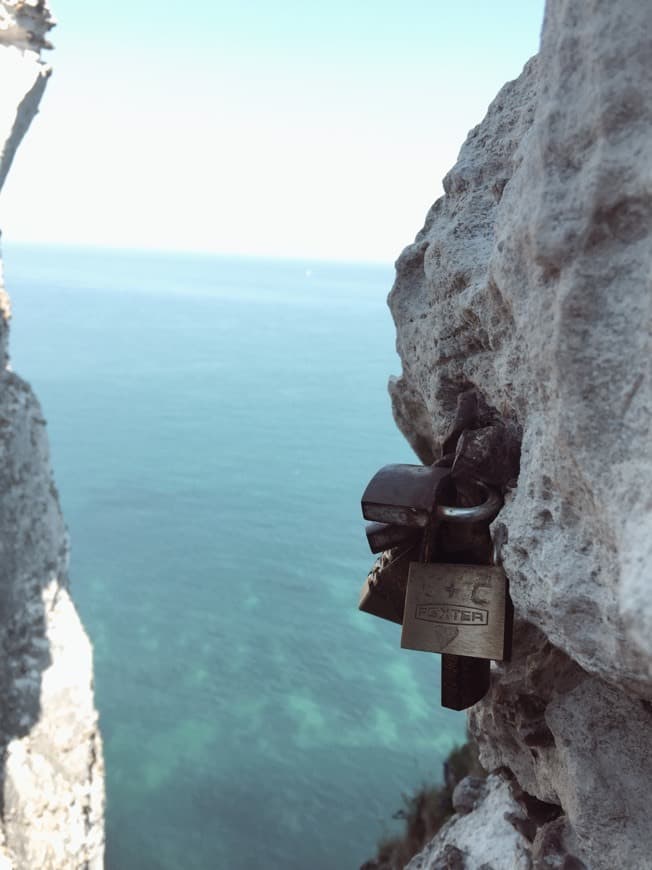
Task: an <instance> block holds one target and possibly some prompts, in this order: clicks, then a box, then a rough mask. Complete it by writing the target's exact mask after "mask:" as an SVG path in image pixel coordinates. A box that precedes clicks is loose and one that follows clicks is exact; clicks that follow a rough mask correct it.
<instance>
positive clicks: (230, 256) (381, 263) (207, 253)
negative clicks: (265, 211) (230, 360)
mask: <svg viewBox="0 0 652 870" xmlns="http://www.w3.org/2000/svg"><path fill="white" fill-rule="evenodd" d="M0 247H1V248H2V249H5V248H11V247H17V248H18V247H24V248H29V247H32V248H49V249H61V248H63V249H69V250H75V251H89V252H91V251H93V252H98V253H100V252H101V253H110V252H112V251H113V252H116V253H126V254H159V255H163V256H172V257H175V256H178V257H206V258H213V259H222V260H264V261H268V262H269V261H271V262H284V263H288V262H290V263H292V262H295V263H301V264H306V263H310V264H322V265H351V266H373V267H379V268H382V267H384V268H387V267H389V268H394V266H395V260H389V259H388V260H372V259H360V260H355V259H351V258H350V257H342V258H335V257H333V258H326V257H323V256H321V257H320V256H311V255H298V254H266V253H235V252H228V251H211V250H203V249H193V248H158V247H151V246H144V247H136V246H135V245H127V246H121V245H102V244H94V243H88V242H47V241H33V240H25V239H14V240H11V239H7V238H5V237H4V235H3V234H1V235H0Z"/></svg>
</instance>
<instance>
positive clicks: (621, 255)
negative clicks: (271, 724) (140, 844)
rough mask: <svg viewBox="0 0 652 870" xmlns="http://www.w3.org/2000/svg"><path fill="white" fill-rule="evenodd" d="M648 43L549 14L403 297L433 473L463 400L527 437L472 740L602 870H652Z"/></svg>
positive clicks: (407, 260)
mask: <svg viewBox="0 0 652 870" xmlns="http://www.w3.org/2000/svg"><path fill="white" fill-rule="evenodd" d="M651 32H652V5H650V4H649V3H641V2H639V0H622V2H619V3H604V2H602V0H585V2H583V3H568V2H565V0H549V2H548V3H547V7H546V14H545V20H544V27H543V31H542V44H541V51H540V54H539V55H538V57H537V58H535V59H533V60H532V61H530V62H529V63H528V64H527V65H526V67H525V69H524V70H523V73H522V75H521V76H520V77H519V78H518V79H517V80H516V81H514V82H510V83H508V84H507V85H505V87H504V88H503V89H502V90H501V92H500V93H499V94H498V96H497V97H496V99H495V100H494V102H493V103H492V105H491V106H490V108H489V111H488V114H487V117H486V118H485V120H484V121H483V122H482V124H480V125H479V126H478V127H476V128H475V129H474V130H472V131H471V133H470V134H469V137H468V139H467V141H466V142H465V143H464V145H463V147H462V149H461V152H460V155H459V159H458V162H457V164H456V166H455V167H454V169H453V170H452V171H451V172H450V173H449V174H448V176H447V177H446V180H445V190H446V196H445V197H443V198H442V199H440V200H439V201H438V202H436V203H435V205H434V206H433V208H432V209H431V211H430V213H429V215H428V217H427V220H426V225H425V227H424V229H423V230H422V231H421V233H419V235H418V236H417V240H416V242H415V243H414V244H413V245H411V246H410V247H408V248H407V249H406V250H405V251H404V252H403V254H402V255H401V257H400V258H399V260H398V262H397V279H396V283H395V286H394V289H393V290H392V293H391V294H390V305H391V309H392V312H393V314H394V318H395V320H396V325H397V346H398V350H399V353H400V355H401V358H402V362H403V375H402V377H401V378H399V379H392V380H391V382H390V392H391V394H392V399H393V405H394V411H395V417H396V420H397V423H398V425H399V426H400V427H401V429H402V430H403V431H404V433H405V434H406V436H407V437H408V439H409V440H410V441H411V443H412V444H413V445H414V447H415V449H417V451H418V452H419V454H420V455H421V456H422V457H423V458H424V459H426V460H427V459H429V458H430V457H431V456H433V455H434V456H438V455H439V453H438V449H439V444H440V443H441V441H442V439H443V437H444V435H445V433H446V431H447V429H448V427H449V425H450V423H451V421H452V419H453V414H454V410H455V405H456V400H457V396H458V395H459V394H460V393H461V392H462V391H463V390H464V389H467V388H469V387H471V386H474V387H476V388H477V389H479V390H480V391H481V392H482V394H483V395H484V397H485V398H486V400H487V401H488V402H489V403H490V404H491V405H492V406H493V407H495V408H496V409H498V410H499V411H500V412H501V413H502V415H503V416H504V418H505V419H506V420H511V421H515V422H517V423H518V424H519V425H520V426H522V429H523V444H522V457H521V471H520V476H519V479H518V486H517V487H516V489H515V490H513V492H512V493H511V494H510V495H509V496H508V498H507V502H506V506H505V508H504V510H503V511H502V512H501V515H500V520H501V521H502V522H504V523H505V524H506V525H507V527H508V530H509V542H508V544H507V545H506V547H505V548H504V558H505V567H506V571H507V574H508V576H509V578H510V581H511V590H512V596H513V599H514V604H515V608H516V614H517V617H518V620H519V622H518V625H517V629H518V631H519V632H520V643H519V656H520V660H519V661H517V660H515V661H514V663H513V664H512V665H511V666H506V667H503V668H500V669H498V670H497V671H496V674H495V681H494V687H493V689H492V692H491V694H490V696H489V697H488V699H487V700H486V701H485V702H483V703H482V704H480V705H479V706H478V708H477V710H476V711H474V715H473V722H474V727H475V730H476V732H477V733H478V734H479V739H480V741H481V745H482V753H483V755H482V757H483V759H484V761H485V762H486V763H489V764H491V765H501V764H504V765H506V766H508V767H509V768H510V769H511V770H512V771H513V772H514V773H515V775H516V777H517V779H518V780H519V782H520V784H521V785H522V786H523V788H524V789H525V790H526V791H529V792H530V793H532V794H533V795H536V796H538V797H539V798H540V799H542V800H546V801H552V802H557V803H558V804H559V805H560V806H561V807H562V808H563V810H564V813H565V815H564V817H563V818H562V819H561V820H560V821H559V822H558V823H557V827H556V828H555V830H557V831H560V830H562V828H563V829H564V830H563V837H562V839H563V842H564V844H565V845H564V847H565V848H566V847H567V848H568V849H571V850H575V854H576V855H577V856H578V858H581V859H582V860H583V861H584V862H585V863H586V864H587V865H588V866H590V867H593V868H597V870H602V868H604V870H613V868H615V867H624V866H627V867H637V868H638V867H642V868H643V867H652V859H650V858H649V857H645V856H649V855H652V826H650V825H649V824H646V823H645V821H644V809H643V807H644V803H645V795H646V793H648V792H649V788H650V783H651V782H652V749H651V748H650V747H652V715H651V712H650V710H651V708H650V704H649V701H650V699H652V602H651V600H650V595H649V592H650V588H651V583H650V581H651V576H650V575H651V569H650V565H651V564H652V558H651V557H652V501H651V496H650V493H651V492H652V451H651V450H650V432H651V430H652V426H651V424H652V377H651V375H652V368H651V366H652V353H651V352H650V351H651V350H652V347H651V338H650V336H651V332H652V329H651V326H652V286H651V276H652V244H651V239H650V235H651V234H652V162H651V161H650V155H649V150H650V142H652V63H651V62H650V58H651V57H652V44H651V43H650V33H651ZM557 651H559V652H557ZM542 675H544V676H545V679H544V677H543V676H542ZM528 716H529V717H530V719H529V720H528ZM483 734H484V735H485V737H483ZM623 746H627V747H629V749H628V750H627V751H628V753H629V754H628V755H627V756H626V757H625V756H624V755H623V752H622V747H623ZM632 753H633V754H632ZM474 815H475V813H472V814H471V816H470V818H472V817H473V816H474ZM550 830H552V828H551V829H550ZM537 836H538V835H537ZM555 836H556V835H555ZM560 836H561V835H560ZM543 839H545V838H544V837H543V835H542V836H541V837H539V840H540V841H543ZM552 839H553V837H552V834H550V836H549V837H548V841H547V842H548V846H549V845H550V842H551V841H552ZM539 840H538V841H537V842H538V843H539ZM539 845H541V843H539ZM548 846H546V848H548ZM533 848H534V847H533ZM537 848H538V847H537ZM541 848H543V846H541ZM533 854H534V853H533ZM569 860H570V859H569ZM573 860H576V859H573Z"/></svg>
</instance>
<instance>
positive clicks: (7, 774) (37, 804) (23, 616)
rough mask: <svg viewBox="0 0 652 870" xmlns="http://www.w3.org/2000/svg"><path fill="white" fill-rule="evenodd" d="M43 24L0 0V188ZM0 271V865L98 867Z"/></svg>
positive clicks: (65, 604) (92, 745)
mask: <svg viewBox="0 0 652 870" xmlns="http://www.w3.org/2000/svg"><path fill="white" fill-rule="evenodd" d="M49 26H51V18H50V15H49V12H48V10H47V8H46V7H45V5H44V4H43V3H41V2H32V3H29V2H15V3H12V2H0V76H1V80H2V88H1V89H0V186H1V184H2V182H3V181H4V178H5V176H6V173H7V170H8V169H9V166H10V164H11V161H12V159H13V156H14V153H15V149H16V147H17V145H18V144H19V142H20V140H21V138H22V136H23V134H24V133H25V131H26V130H27V127H28V126H29V123H30V121H31V120H32V117H33V116H34V114H35V113H36V111H37V107H38V102H39V99H40V96H41V94H42V92H43V89H44V86H45V82H46V79H47V76H48V75H49V68H48V67H46V66H45V65H44V64H43V63H42V62H41V60H40V58H39V54H38V52H37V51H36V50H35V49H33V47H30V46H34V45H36V46H38V45H40V44H42V43H43V39H42V37H43V34H44V33H45V32H46V31H47V29H48V28H49ZM28 31H29V32H28ZM30 33H31V34H32V35H31V36H30ZM12 43H13V44H12ZM1 277H2V276H1V273H0V353H1V354H2V366H1V369H0V647H1V649H2V656H1V657H0V758H1V759H2V764H1V765H0V868H4V867H15V868H30V870H31V868H62V870H63V868H66V870H70V868H82V867H83V868H100V867H101V866H102V864H103V850H104V827H103V808H104V775H103V762H102V746H101V740H100V735H99V730H98V721H97V713H96V710H95V707H94V703H93V687H92V686H93V682H92V681H93V664H92V651H91V646H90V643H89V641H88V638H87V636H86V634H85V632H84V629H83V627H82V625H81V623H80V621H79V618H78V616H77V613H76V611H75V608H74V605H73V603H72V601H71V598H70V594H69V591H68V578H67V563H68V539H67V533H66V529H65V525H64V522H63V518H62V516H61V511H60V508H59V502H58V497H57V492H56V489H55V486H54V482H53V479H52V473H51V470H50V463H49V457H48V444H47V436H46V432H45V420H44V419H43V416H42V413H41V409H40V407H39V404H38V402H37V400H36V398H35V396H34V394H33V393H32V391H31V389H30V387H29V386H28V385H27V384H26V383H25V382H24V381H23V380H21V379H20V378H19V377H18V376H17V375H16V374H14V373H13V372H12V371H11V370H10V368H9V365H8V358H7V333H8V321H9V299H8V296H7V294H6V292H5V290H4V286H3V283H2V280H1ZM3 862H4V863H3Z"/></svg>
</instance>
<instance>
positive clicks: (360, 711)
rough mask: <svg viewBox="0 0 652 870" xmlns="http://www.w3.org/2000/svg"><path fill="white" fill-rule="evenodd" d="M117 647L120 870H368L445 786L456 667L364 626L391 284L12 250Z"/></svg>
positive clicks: (113, 821) (112, 673) (272, 269)
mask: <svg viewBox="0 0 652 870" xmlns="http://www.w3.org/2000/svg"><path fill="white" fill-rule="evenodd" d="M5 269H6V279H7V286H8V288H9V289H10V292H11V295H12V301H13V309H14V321H13V326H12V361H13V366H14V368H15V369H16V371H18V372H19V373H20V374H22V375H23V376H24V377H26V378H27V379H28V380H29V381H30V382H31V383H32V385H33V386H34V388H35V390H36V392H37V394H38V395H39V398H40V400H41V402H42V404H43V408H44V413H45V416H46V418H47V420H48V428H49V434H50V439H51V447H52V458H53V464H54V469H55V476H56V480H57V484H58V487H59V490H60V493H61V498H62V503H63V509H64V512H65V515H66V519H67V522H68V525H69V528H70V532H71V536H72V563H71V578H72V586H73V592H74V595H75V599H76V601H77V603H78V606H79V609H80V611H81V614H82V618H83V620H84V622H85V624H86V626H87V628H88V631H89V634H90V635H91V638H92V640H93V643H94V646H95V663H96V696H97V703H98V706H99V709H100V715H101V725H102V732H103V735H104V745H105V756H106V764H107V795H108V809H107V838H108V842H107V867H108V868H110V870H111V868H113V870H149V868H152V870H153V868H156V870H162V868H165V870H171V868H174V870H177V868H182V870H195V868H197V870H199V868H201V870H205V868H219V870H222V868H228V870H250V868H266V870H276V868H278V870H281V868H282V870H308V868H310V870H340V868H342V870H347V868H355V867H357V866H358V865H359V864H360V863H361V862H362V861H363V860H364V859H366V858H368V857H370V856H371V855H372V854H373V852H374V848H375V844H376V841H377V840H378V838H379V837H380V836H382V835H383V834H387V833H389V832H391V831H392V830H394V828H393V827H392V825H393V824H394V825H395V824H396V823H393V822H392V820H391V815H392V813H393V812H394V811H395V810H396V809H397V808H398V807H399V806H400V804H401V793H402V792H405V791H410V790H411V789H413V788H414V787H416V786H418V785H419V784H420V783H421V782H423V781H425V780H434V779H438V778H439V776H440V768H441V762H442V759H443V757H444V755H445V754H446V752H447V751H448V750H449V748H450V747H451V746H452V745H453V744H454V743H456V742H460V741H461V740H462V739H463V734H464V717H463V716H462V715H461V714H456V713H452V712H450V711H445V710H442V709H440V707H439V702H438V695H439V687H438V683H439V676H438V670H439V663H438V657H436V656H430V655H428V654H425V653H418V652H407V651H402V650H400V649H399V629H398V627H397V626H395V625H393V624H390V623H385V622H382V621H380V620H374V619H373V618H372V617H371V616H368V615H366V614H361V613H358V612H357V610H356V604H357V598H358V592H359V588H360V586H361V584H362V581H363V579H364V576H365V575H366V571H367V570H368V568H369V566H370V565H371V563H372V561H373V557H372V556H371V555H370V554H369V552H368V550H367V545H366V541H365V536H364V533H363V523H362V521H361V518H360V507H359V499H360V495H361V492H362V489H363V488H364V485H365V484H366V482H367V480H368V479H369V478H370V477H371V475H372V474H373V473H374V472H375V471H376V469H377V468H378V467H379V466H380V465H382V464H384V463H387V462H400V461H408V462H409V461H413V456H412V453H411V451H410V449H409V448H408V446H407V445H406V444H405V442H404V441H403V439H402V438H401V436H400V435H399V433H398V432H397V431H396V429H395V427H394V424H393V422H392V418H391V410H390V405H389V400H388V398H387V394H386V380H387V376H388V374H390V373H392V372H394V373H396V372H398V371H399V363H398V359H397V358H396V356H395V354H394V351H393V347H394V332H393V325H392V323H391V319H390V317H389V314H388V312H387V309H386V306H385V297H386V294H387V291H388V289H389V288H390V286H391V282H392V276H393V273H392V269H391V268H389V267H388V268H383V267H370V266H358V265H349V264H346V265H345V264H342V265H330V264H329V265H324V264H319V263H312V264H309V263H299V262H266V261H261V260H235V259H233V260H230V259H218V258H209V257H189V256H180V255H179V256H172V255H153V254H134V253H125V252H93V251H81V250H79V251H76V250H70V249H68V250H64V249H61V250H59V249H45V248H39V249H35V248H26V247H7V248H6V249H5Z"/></svg>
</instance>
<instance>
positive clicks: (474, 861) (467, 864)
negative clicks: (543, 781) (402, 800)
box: [406, 776, 531, 870]
mask: <svg viewBox="0 0 652 870" xmlns="http://www.w3.org/2000/svg"><path fill="white" fill-rule="evenodd" d="M523 815H524V813H523V810H522V808H521V806H520V805H519V804H518V803H517V802H516V801H515V800H514V798H513V797H512V794H511V791H510V787H509V784H508V783H507V782H505V781H504V780H502V779H500V777H497V776H490V777H489V778H488V781H487V788H486V790H485V793H484V797H483V799H482V800H481V801H480V802H479V804H478V805H477V806H476V809H475V810H474V811H473V812H472V813H470V814H468V815H456V816H453V818H452V819H451V821H449V822H447V823H446V824H445V825H444V827H443V828H442V829H441V830H440V831H439V833H438V834H437V836H436V837H435V838H434V839H433V840H432V841H431V842H430V843H429V844H428V846H426V848H425V849H424V850H423V851H422V852H420V853H419V854H418V855H416V856H415V857H414V858H413V859H412V860H411V861H410V863H409V864H408V865H407V866H406V870H446V865H445V864H442V857H443V856H444V855H446V854H448V858H447V861H448V863H449V864H451V865H452V866H453V867H454V866H455V863H457V864H458V867H459V870H480V868H481V867H485V868H486V867H487V866H489V867H491V868H492V870H530V866H531V865H530V858H529V854H530V851H529V843H528V842H527V840H526V839H525V838H524V837H523V835H522V834H520V833H519V832H518V831H517V830H516V828H515V827H514V825H513V824H512V823H511V822H510V821H508V818H506V817H510V816H514V817H515V818H520V817H522V816H523ZM457 853H459V854H457Z"/></svg>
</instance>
